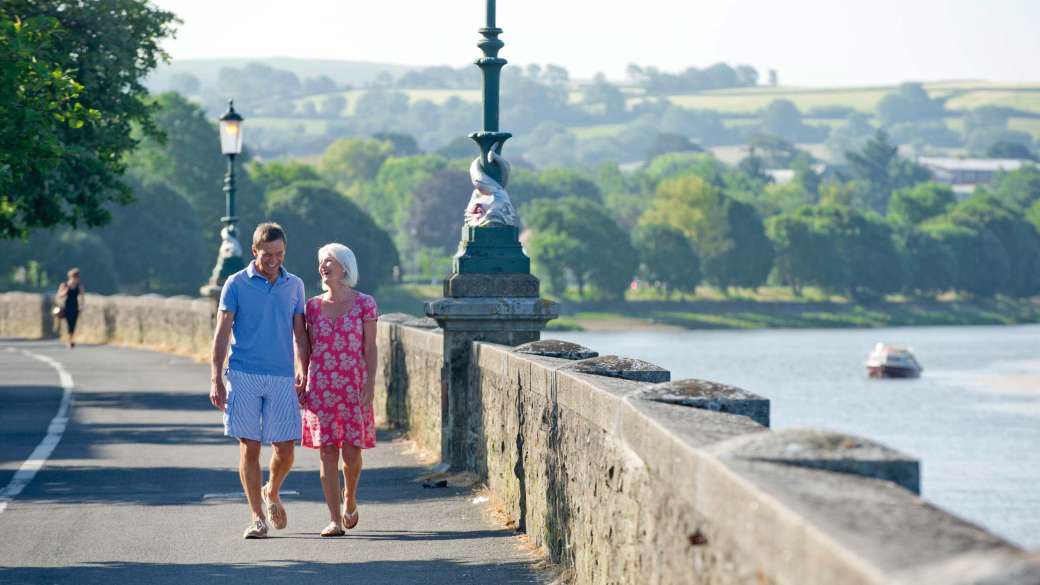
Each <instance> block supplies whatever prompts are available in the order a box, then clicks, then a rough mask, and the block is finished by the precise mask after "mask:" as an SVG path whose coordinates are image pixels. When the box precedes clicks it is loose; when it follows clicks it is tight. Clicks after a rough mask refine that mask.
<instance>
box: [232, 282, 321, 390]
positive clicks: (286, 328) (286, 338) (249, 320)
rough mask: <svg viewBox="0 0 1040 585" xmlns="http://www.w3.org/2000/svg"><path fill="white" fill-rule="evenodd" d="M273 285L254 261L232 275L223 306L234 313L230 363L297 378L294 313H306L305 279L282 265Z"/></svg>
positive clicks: (251, 371)
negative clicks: (294, 350) (294, 354)
mask: <svg viewBox="0 0 1040 585" xmlns="http://www.w3.org/2000/svg"><path fill="white" fill-rule="evenodd" d="M278 270H279V272H280V274H279V275H278V279H277V280H275V282H274V284H271V283H269V282H268V281H267V278H266V277H264V276H263V275H262V274H260V273H259V272H257V270H256V263H255V262H250V263H249V265H247V266H246V268H245V270H240V271H238V272H236V273H234V274H232V275H231V276H229V277H228V279H227V282H225V283H224V289H223V290H222V291H221V292H220V310H221V311H228V312H231V313H234V314H235V321H234V324H233V325H232V329H231V330H232V332H233V333H234V341H233V342H232V343H231V359H230V361H229V362H228V367H229V368H230V369H232V370H235V371H237V372H244V373H247V374H264V375H268V376H286V377H289V378H291V377H293V374H294V369H293V315H298V314H303V312H304V307H305V306H306V293H305V292H304V289H303V281H302V280H300V278H299V277H297V276H295V275H293V274H290V273H289V272H287V271H286V270H285V268H282V267H279V268H278Z"/></svg>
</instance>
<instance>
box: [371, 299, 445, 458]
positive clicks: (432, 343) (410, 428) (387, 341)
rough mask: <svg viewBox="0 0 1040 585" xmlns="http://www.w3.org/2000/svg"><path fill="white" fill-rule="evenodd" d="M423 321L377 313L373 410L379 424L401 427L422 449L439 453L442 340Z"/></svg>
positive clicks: (437, 333) (398, 315) (435, 331)
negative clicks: (376, 352)
mask: <svg viewBox="0 0 1040 585" xmlns="http://www.w3.org/2000/svg"><path fill="white" fill-rule="evenodd" d="M429 321H430V322H433V321H432V319H431V320H429ZM427 325H428V323H426V320H420V319H416V318H414V317H412V316H410V315H403V314H401V313H395V314H393V315H384V316H380V318H379V323H378V327H377V329H376V347H377V350H378V353H379V363H378V367H377V368H376V372H375V376H376V379H375V387H376V395H375V414H376V420H377V422H378V423H379V425H380V426H382V427H385V428H391V429H397V430H401V431H404V432H405V433H406V434H407V435H408V437H409V438H410V439H412V440H414V441H415V442H416V444H418V445H419V446H420V447H421V448H422V449H423V450H425V451H428V452H432V453H438V454H439V453H440V451H441V369H442V367H443V362H444V349H443V348H444V344H443V335H442V333H441V331H440V330H439V329H435V327H436V326H437V324H436V322H433V327H434V328H430V327H428V326H427Z"/></svg>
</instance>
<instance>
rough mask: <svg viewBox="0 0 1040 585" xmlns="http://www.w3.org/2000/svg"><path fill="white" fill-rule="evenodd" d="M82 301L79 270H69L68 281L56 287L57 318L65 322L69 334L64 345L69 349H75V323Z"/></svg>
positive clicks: (83, 296) (83, 295)
mask: <svg viewBox="0 0 1040 585" xmlns="http://www.w3.org/2000/svg"><path fill="white" fill-rule="evenodd" d="M84 299H85V293H84V291H83V283H81V282H80V281H79V268H71V269H69V272H68V280H66V281H65V282H63V283H61V284H59V285H58V306H59V308H60V309H61V311H60V312H59V313H58V317H59V318H60V319H64V320H65V324H66V328H67V330H68V333H69V336H68V338H67V339H66V341H65V344H66V345H67V346H68V347H69V348H70V349H71V348H73V347H76V321H77V320H79V312H80V311H81V310H82V309H83V306H84V303H83V301H84Z"/></svg>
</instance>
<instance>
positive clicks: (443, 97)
mask: <svg viewBox="0 0 1040 585" xmlns="http://www.w3.org/2000/svg"><path fill="white" fill-rule="evenodd" d="M368 91H369V90H367V89H351V90H348V91H343V92H339V95H341V96H343V97H344V98H345V99H346V102H347V103H346V106H345V107H344V108H343V111H341V112H340V115H341V116H353V115H354V111H355V108H356V107H357V100H358V98H359V97H361V96H362V95H363V94H365V93H366V92H368ZM390 91H393V92H394V93H403V94H405V95H407V96H408V103H409V104H413V103H415V102H417V101H420V100H427V101H431V102H433V103H435V104H437V105H440V104H443V103H444V102H446V101H448V100H449V99H451V98H453V97H457V98H459V99H461V100H463V101H468V102H474V103H480V90H479V89H394V90H390ZM329 95H334V94H321V95H311V96H307V97H304V98H299V99H297V100H294V101H293V103H294V104H296V107H297V108H299V107H300V106H302V105H303V104H304V103H306V102H311V103H313V104H314V106H315V108H318V109H319V110H320V109H321V104H322V102H323V101H324V100H325V98H326V97H328V96H329Z"/></svg>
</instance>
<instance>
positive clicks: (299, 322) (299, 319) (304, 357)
mask: <svg viewBox="0 0 1040 585" xmlns="http://www.w3.org/2000/svg"><path fill="white" fill-rule="evenodd" d="M293 343H294V344H295V345H296V395H297V396H299V397H301V398H302V396H303V393H304V391H305V390H306V389H307V368H308V367H309V366H310V363H311V338H310V336H308V335H307V322H306V321H305V320H304V317H303V314H302V313H297V314H295V315H293Z"/></svg>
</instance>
